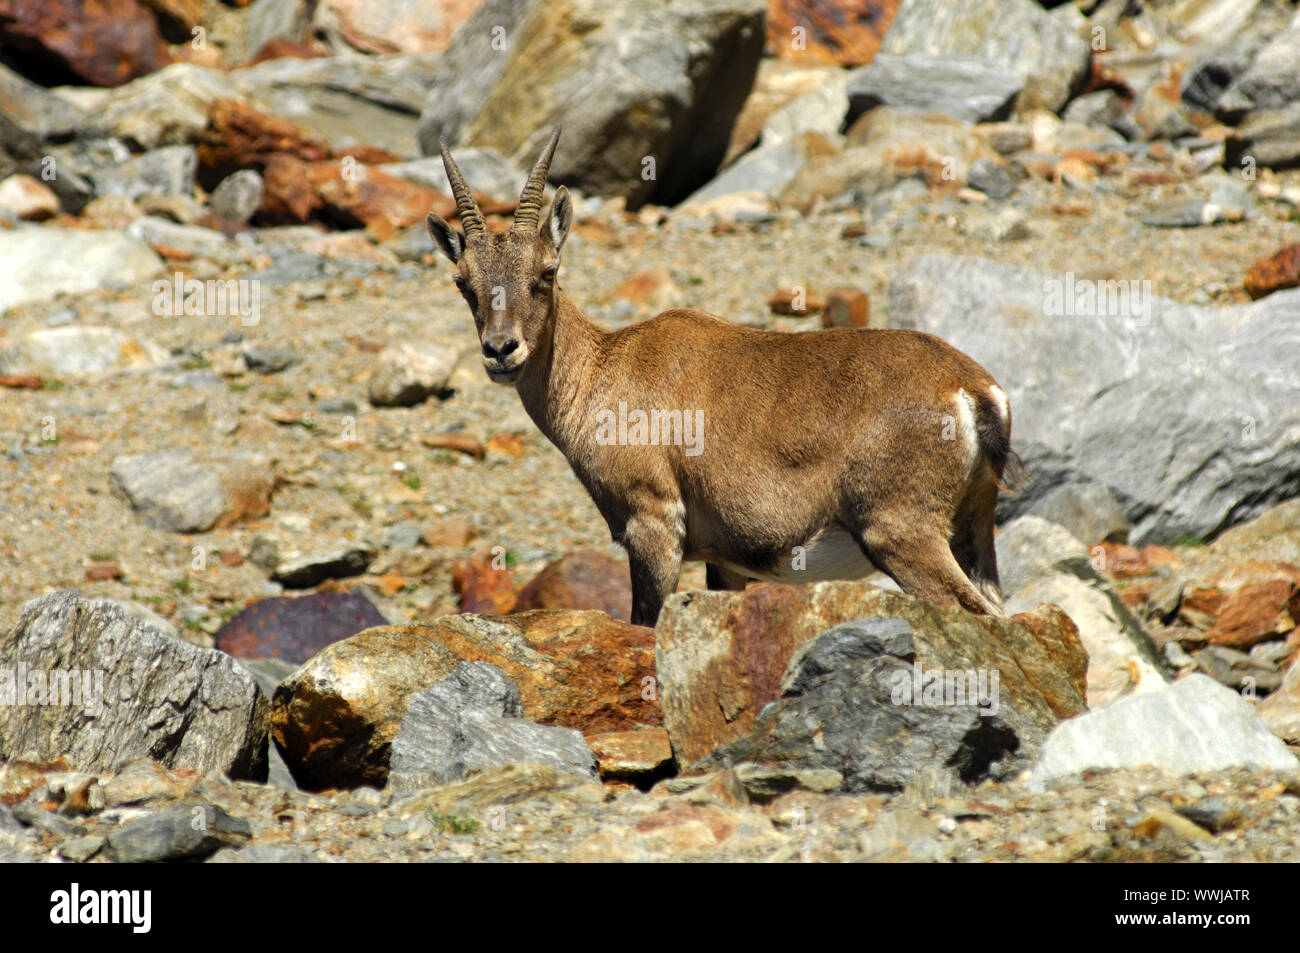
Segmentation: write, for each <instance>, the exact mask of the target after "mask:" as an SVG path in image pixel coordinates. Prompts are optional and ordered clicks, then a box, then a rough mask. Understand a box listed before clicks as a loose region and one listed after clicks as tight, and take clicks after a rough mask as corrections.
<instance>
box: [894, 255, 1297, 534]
mask: <svg viewBox="0 0 1300 953" xmlns="http://www.w3.org/2000/svg"><path fill="white" fill-rule="evenodd" d="M1149 291H1150V289H1143V288H1142V287H1141V285H1140V284H1139V285H1138V287H1137V288H1131V287H1130V282H1127V281H1125V282H1109V283H1107V282H1087V281H1083V280H1076V279H1075V278H1074V276H1072V275H1059V274H1052V273H1048V272H1040V271H1034V270H1030V269H1025V268H1019V267H1015V266H1011V265H1002V264H996V263H994V262H990V261H986V260H983V259H979V258H964V257H951V256H937V255H922V256H918V257H917V258H914V259H912V260H911V261H910V262H909V263H908V265H907V266H906V267H904V268H903V270H902V271H901V272H899V273H898V274H897V275H896V276H895V278H894V279H893V281H892V282H891V283H890V287H889V321H890V324H891V326H893V327H898V328H914V329H917V330H921V331H928V332H930V333H933V334H937V335H938V336H939V337H941V338H943V339H944V340H946V341H948V342H949V343H950V344H952V345H953V346H954V347H957V348H959V349H960V350H962V351H965V352H966V353H967V354H969V355H970V356H971V357H973V358H975V360H977V361H979V362H980V363H981V364H983V365H984V367H986V368H987V369H988V370H989V372H990V373H991V374H993V376H994V377H996V378H997V379H998V381H999V383H1001V385H1002V387H1003V388H1005V389H1006V391H1007V393H1008V394H1009V395H1010V398H1011V408H1012V416H1013V418H1014V424H1013V427H1012V442H1013V444H1014V445H1015V447H1016V449H1017V450H1018V452H1019V453H1020V454H1021V456H1022V457H1023V458H1024V460H1025V463H1026V464H1027V466H1028V470H1029V474H1030V482H1029V483H1028V484H1027V486H1026V487H1025V488H1024V489H1023V490H1022V492H1021V493H1019V494H1018V495H1015V496H1009V497H1003V501H1002V504H1001V505H1000V509H999V515H1000V516H1001V517H1002V518H1003V519H1009V518H1012V517H1014V516H1016V515H1019V514H1020V513H1023V512H1027V511H1028V510H1030V509H1031V508H1032V507H1033V505H1034V504H1035V502H1036V501H1037V500H1039V499H1040V498H1042V497H1043V496H1045V495H1046V494H1048V493H1050V492H1052V491H1053V490H1054V489H1055V488H1057V487H1059V486H1061V485H1063V484H1072V483H1087V484H1100V485H1101V486H1104V487H1106V488H1108V489H1109V490H1110V491H1111V492H1112V493H1113V494H1114V495H1115V498H1116V499H1117V500H1118V501H1119V504H1120V506H1121V507H1122V508H1123V510H1124V514H1125V515H1126V516H1127V517H1128V519H1129V520H1130V521H1131V522H1132V524H1133V529H1132V533H1131V538H1132V539H1133V541H1135V542H1136V543H1137V544H1139V545H1140V544H1142V543H1145V542H1150V541H1157V542H1175V541H1177V540H1179V539H1185V538H1187V537H1196V538H1206V537H1209V536H1212V535H1214V534H1216V533H1217V532H1218V531H1220V530H1222V529H1225V528H1227V527H1228V526H1231V525H1233V524H1235V523H1239V522H1243V521H1245V520H1248V519H1250V518H1251V517H1253V516H1256V515H1258V514H1259V513H1260V512H1262V511H1263V510H1265V509H1267V508H1268V507H1269V506H1271V505H1272V504H1274V503H1277V502H1280V501H1282V500H1285V499H1288V498H1290V497H1293V496H1295V495H1296V494H1297V493H1300V440H1298V439H1297V434H1300V375H1297V374H1296V373H1295V355H1296V354H1298V353H1300V290H1291V291H1281V292H1278V293H1276V294H1273V295H1270V296H1269V297H1267V298H1263V299H1261V300H1259V301H1256V302H1253V303H1251V304H1244V305H1238V306H1234V307H1228V308H1213V307H1198V306H1193V305H1181V304H1175V303H1174V302H1171V301H1168V300H1165V299H1163V298H1158V297H1155V295H1154V294H1150V293H1148V292H1149Z"/></svg>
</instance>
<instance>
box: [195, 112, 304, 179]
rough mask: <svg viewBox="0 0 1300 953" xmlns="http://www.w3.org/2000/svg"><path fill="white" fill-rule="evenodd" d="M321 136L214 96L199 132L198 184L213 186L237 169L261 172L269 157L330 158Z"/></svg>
mask: <svg viewBox="0 0 1300 953" xmlns="http://www.w3.org/2000/svg"><path fill="white" fill-rule="evenodd" d="M329 154H330V149H329V145H328V144H327V143H326V142H325V140H324V139H322V138H320V137H319V136H317V135H316V134H315V133H313V132H311V131H310V130H307V129H304V128H303V127H302V126H299V125H297V124H296V123H292V122H289V121H288V120H287V119H281V118H280V117H278V116H272V115H270V114H268V113H264V112H262V111H261V110H259V109H255V108H253V107H252V106H249V105H248V104H247V103H243V102H240V101H239V100H237V99H217V100H214V101H213V102H212V105H211V106H210V107H209V108H208V122H207V125H206V126H204V127H203V132H202V133H201V134H200V135H199V169H198V179H199V184H200V185H202V186H203V187H204V188H205V189H215V188H216V187H217V185H218V184H220V182H221V181H222V180H223V179H225V178H226V177H227V176H228V175H231V174H232V173H234V172H238V171H239V170H240V169H254V170H256V171H258V172H263V171H264V170H265V169H266V166H267V163H268V162H269V161H270V159H271V157H272V156H291V157H293V158H296V159H299V160H301V161H302V162H315V161H319V160H321V159H326V158H328V157H329Z"/></svg>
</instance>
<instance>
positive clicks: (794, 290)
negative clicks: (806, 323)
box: [767, 285, 826, 318]
mask: <svg viewBox="0 0 1300 953" xmlns="http://www.w3.org/2000/svg"><path fill="white" fill-rule="evenodd" d="M767 306H768V307H769V308H771V309H772V313H773V314H789V315H793V316H794V317H796V318H806V317H807V316H808V315H810V314H816V313H817V312H818V311H821V310H822V308H824V307H825V306H826V302H824V301H822V299H821V298H820V297H819V296H818V294H817V292H815V291H813V290H812V289H811V288H806V287H803V286H801V285H795V286H793V287H790V288H778V289H777V290H776V291H774V292H773V293H772V297H770V298H768V299H767Z"/></svg>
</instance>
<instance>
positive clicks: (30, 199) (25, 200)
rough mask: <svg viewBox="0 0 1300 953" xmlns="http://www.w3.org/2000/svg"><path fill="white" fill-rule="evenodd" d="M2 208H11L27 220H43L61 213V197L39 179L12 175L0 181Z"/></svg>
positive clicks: (0, 207) (0, 205) (0, 204)
mask: <svg viewBox="0 0 1300 953" xmlns="http://www.w3.org/2000/svg"><path fill="white" fill-rule="evenodd" d="M0 209H9V211H11V212H13V213H14V215H16V216H17V217H18V218H20V219H22V220H23V221H25V222H43V221H45V220H46V219H50V218H53V217H54V216H56V215H58V214H59V211H60V207H59V197H58V196H57V195H55V194H54V192H52V191H51V190H50V189H49V188H48V187H47V186H46V185H45V184H43V183H42V182H41V181H40V180H39V179H35V178H33V177H32V176H30V175H21V174H19V175H11V176H9V177H8V178H7V179H5V180H4V181H3V182H0Z"/></svg>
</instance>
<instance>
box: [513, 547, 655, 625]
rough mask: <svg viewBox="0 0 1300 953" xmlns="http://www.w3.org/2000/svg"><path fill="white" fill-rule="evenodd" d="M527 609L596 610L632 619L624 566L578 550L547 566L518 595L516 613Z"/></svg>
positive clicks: (601, 555)
mask: <svg viewBox="0 0 1300 953" xmlns="http://www.w3.org/2000/svg"><path fill="white" fill-rule="evenodd" d="M530 609H599V610H600V611H601V612H607V613H609V614H610V615H612V616H613V617H614V618H616V619H622V620H624V621H628V620H630V619H631V618H632V582H631V579H630V577H629V576H628V569H627V563H625V562H621V561H620V560H617V559H614V558H613V557H612V556H607V555H606V554H605V553H602V552H597V551H596V550H594V549H578V550H575V551H573V552H571V553H569V554H568V555H566V556H563V557H561V558H560V559H557V560H556V561H555V562H553V563H551V564H550V565H549V566H547V567H546V568H545V569H543V570H542V571H541V572H539V573H538V574H537V575H536V576H534V577H533V579H532V581H531V582H529V583H528V585H526V586H524V588H523V589H521V590H520V591H519V598H518V601H517V602H516V603H515V611H516V612H527V611H528V610H530Z"/></svg>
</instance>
